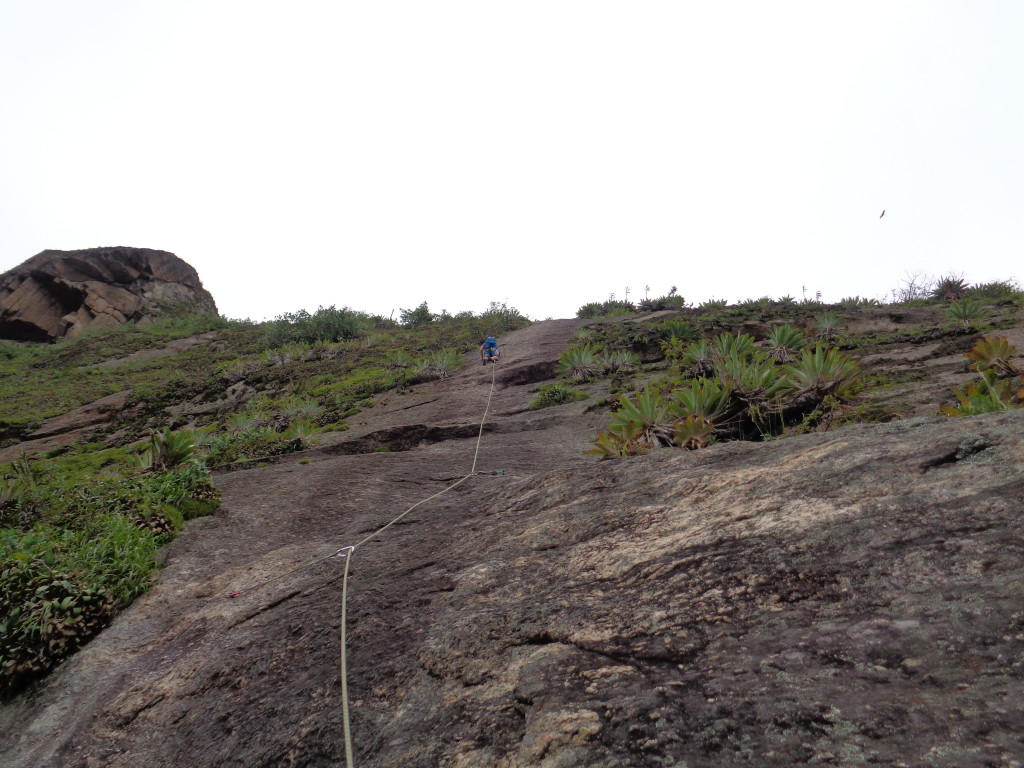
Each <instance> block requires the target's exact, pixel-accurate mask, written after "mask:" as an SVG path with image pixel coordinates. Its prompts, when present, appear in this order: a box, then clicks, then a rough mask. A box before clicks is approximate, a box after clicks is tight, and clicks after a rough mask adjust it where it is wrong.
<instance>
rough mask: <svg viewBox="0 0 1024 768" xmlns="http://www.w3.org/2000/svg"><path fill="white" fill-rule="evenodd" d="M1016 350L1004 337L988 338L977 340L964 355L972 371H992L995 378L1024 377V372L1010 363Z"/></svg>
mask: <svg viewBox="0 0 1024 768" xmlns="http://www.w3.org/2000/svg"><path fill="white" fill-rule="evenodd" d="M1016 352H1017V348H1016V347H1015V346H1014V345H1013V344H1011V343H1010V342H1009V340H1008V339H1007V338H1006V337H1005V336H989V337H988V338H984V339H979V340H978V342H977V343H976V344H975V345H974V347H973V348H972V349H971V350H970V351H969V352H967V353H965V354H964V357H966V358H967V359H968V360H970V361H971V362H970V364H969V365H968V366H967V367H968V368H970V369H971V370H972V371H978V372H979V373H984V372H985V371H990V370H991V371H994V372H995V374H996V375H997V376H1000V377H1010V376H1024V370H1021V368H1020V367H1018V366H1016V365H1014V364H1013V363H1011V362H1010V359H1011V358H1012V357H1013V356H1014V354H1015V353H1016Z"/></svg>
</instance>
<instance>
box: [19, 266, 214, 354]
mask: <svg viewBox="0 0 1024 768" xmlns="http://www.w3.org/2000/svg"><path fill="white" fill-rule="evenodd" d="M180 304H188V305H191V306H192V307H194V308H195V311H197V312H216V311H217V305H216V304H215V303H214V301H213V296H211V295H210V294H209V293H208V292H207V291H206V289H205V288H203V284H202V282H201V281H200V280H199V275H198V274H197V273H196V271H195V270H194V269H193V268H192V267H191V266H189V265H188V264H186V263H185V262H184V261H182V260H181V259H179V258H178V257H177V256H175V255H174V254H173V253H168V252H167V251H155V250H152V249H150V248H124V247H117V248H89V249H85V250H81V251H43V252H42V253H39V254H37V255H35V256H33V257H32V258H31V259H29V260H28V261H25V262H23V263H22V264H20V265H18V266H17V267H15V268H14V269H11V270H9V271H7V272H5V273H4V274H3V275H0V339H10V340H14V341H54V340H56V339H60V338H64V337H66V336H75V335H77V334H79V333H81V332H82V331H83V330H85V329H86V328H89V327H92V326H96V325H98V326H101V327H102V326H106V327H113V326H116V325H120V324H122V323H126V322H129V321H133V320H134V321H137V322H138V321H145V320H147V319H151V318H153V317H155V316H156V315H159V314H160V313H161V312H162V311H163V310H164V309H165V308H166V307H167V306H168V305H180Z"/></svg>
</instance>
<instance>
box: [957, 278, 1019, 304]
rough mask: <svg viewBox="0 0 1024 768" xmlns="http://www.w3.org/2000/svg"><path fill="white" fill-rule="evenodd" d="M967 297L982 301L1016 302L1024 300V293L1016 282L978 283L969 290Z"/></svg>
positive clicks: (1011, 280)
mask: <svg viewBox="0 0 1024 768" xmlns="http://www.w3.org/2000/svg"><path fill="white" fill-rule="evenodd" d="M967 296H970V297H971V298H972V299H978V300H981V301H1014V300H1020V299H1024V291H1021V287H1020V284H1018V283H1017V281H1016V280H1013V279H1010V280H996V281H994V282H991V283H978V284H976V285H972V286H971V287H970V288H969V289H968V290H967Z"/></svg>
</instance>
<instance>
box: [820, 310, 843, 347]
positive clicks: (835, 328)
mask: <svg viewBox="0 0 1024 768" xmlns="http://www.w3.org/2000/svg"><path fill="white" fill-rule="evenodd" d="M814 327H815V329H816V330H817V335H816V336H815V338H816V339H820V340H821V341H832V340H834V339H835V338H836V337H837V336H838V335H839V332H840V331H841V330H842V328H843V321H842V320H841V319H840V318H839V315H837V314H836V313H835V312H826V313H824V314H823V315H819V316H818V317H817V318H815V320H814Z"/></svg>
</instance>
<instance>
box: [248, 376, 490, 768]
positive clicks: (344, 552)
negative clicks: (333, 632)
mask: <svg viewBox="0 0 1024 768" xmlns="http://www.w3.org/2000/svg"><path fill="white" fill-rule="evenodd" d="M496 370H497V366H496V365H494V364H493V363H492V365H491V388H490V391H489V392H488V393H487V405H486V406H484V415H483V417H482V418H481V419H480V430H479V431H478V432H477V436H476V448H475V450H474V451H473V465H472V466H471V467H470V469H469V473H468V474H466V475H464V476H463V477H461V478H459V479H458V480H456V481H455V482H454V483H452V484H451V485H449V486H447V487H446V488H443V489H442V490H440V491H438V492H437V493H435V494H434V495H432V496H428V497H427V498H425V499H423V500H422V501H418V502H416V503H415V504H413V505H412V506H411V507H409V508H408V509H406V510H405V511H404V512H402V513H401V514H400V515H398V516H397V517H395V518H394V519H392V520H390V521H389V522H387V523H386V524H384V525H382V526H381V527H380V528H378V529H377V530H375V531H374V532H373V533H371V534H370V535H369V536H366V537H364V538H363V539H361V540H360V541H358V542H356V543H355V544H352V545H350V546H347V547H342V548H341V549H338V550H336V551H335V552H332V553H331V554H329V555H327V556H325V557H317V558H314V559H313V560H307V561H306V562H304V563H300V564H299V565H296V566H295V567H294V568H291V569H290V570H287V571H285V572H284V573H279V574H276V575H274V576H271V577H270V578H269V579H265V580H264V581H261V582H258V583H256V584H250V585H248V586H245V587H242V588H240V589H237V590H235V591H234V592H231V593H229V594H228V597H238V596H239V595H240V594H242V593H243V592H249V591H251V590H254V589H258V588H259V587H262V586H265V585H267V584H270V583H271V582H274V581H279V580H281V579H283V578H285V577H286V576H288V575H289V574H292V573H295V572H296V571H299V570H302V569H303V568H308V567H309V566H311V565H314V564H316V563H320V562H323V561H324V560H330V559H331V558H334V557H344V558H345V571H344V573H343V575H342V577H341V621H340V622H339V638H338V642H339V648H340V656H341V665H340V676H341V712H342V726H343V730H344V737H345V765H346V766H347V768H355V760H354V759H353V757H352V728H351V724H350V719H349V706H348V662H347V658H346V657H347V653H346V647H347V646H346V637H345V629H346V627H345V616H346V613H347V607H348V570H349V564H350V563H351V562H352V555H353V554H355V551H356V550H357V549H358V548H359V547H361V546H362V545H363V544H365V543H366V542H368V541H370V539H372V538H374V537H375V536H379V535H380V534H382V533H384V531H386V530H387V529H388V528H390V527H391V526H392V525H394V524H395V523H397V522H399V521H400V520H401V519H402V518H404V517H405V516H406V515H408V514H409V513H410V512H412V511H413V510H414V509H416V508H417V507H421V506H423V505H424V504H426V503H427V502H428V501H433V500H434V499H436V498H437V497H438V496H442V495H444V494H446V493H448V491H450V490H452V489H454V488H457V487H458V486H460V485H462V484H463V483H464V482H466V481H467V480H469V479H470V478H471V477H475V476H477V475H504V474H505V470H503V469H501V470H492V471H483V472H477V470H476V464H477V460H478V459H479V457H480V443H481V442H482V440H483V436H484V424H486V423H487V414H488V413H489V412H490V410H491V398H492V397H493V396H494V382H495V374H496Z"/></svg>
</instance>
